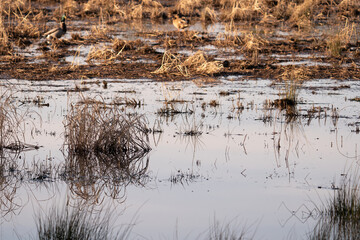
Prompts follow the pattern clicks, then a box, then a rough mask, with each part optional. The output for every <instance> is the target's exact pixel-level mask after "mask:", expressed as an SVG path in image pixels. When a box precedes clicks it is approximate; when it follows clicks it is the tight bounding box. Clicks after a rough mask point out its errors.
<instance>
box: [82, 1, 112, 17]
mask: <svg viewBox="0 0 360 240" xmlns="http://www.w3.org/2000/svg"><path fill="white" fill-rule="evenodd" d="M118 10H119V6H118V5H117V3H116V1H114V0H89V1H88V2H87V3H85V4H84V5H83V6H82V11H83V12H84V13H85V14H89V15H97V16H98V15H114V14H116V13H117V12H118Z"/></svg>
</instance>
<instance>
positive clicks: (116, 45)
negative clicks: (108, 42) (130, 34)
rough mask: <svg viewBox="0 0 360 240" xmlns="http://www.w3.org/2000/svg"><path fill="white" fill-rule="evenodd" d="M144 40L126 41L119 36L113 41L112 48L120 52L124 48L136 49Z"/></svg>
mask: <svg viewBox="0 0 360 240" xmlns="http://www.w3.org/2000/svg"><path fill="white" fill-rule="evenodd" d="M143 45H144V44H143V42H142V41H141V40H140V39H137V40H134V41H126V40H122V39H119V38H115V39H114V40H113V41H112V49H113V50H114V51H115V52H116V53H119V52H121V51H123V50H125V51H126V50H135V49H137V48H139V47H141V46H143Z"/></svg>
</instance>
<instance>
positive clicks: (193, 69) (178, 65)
mask: <svg viewBox="0 0 360 240" xmlns="http://www.w3.org/2000/svg"><path fill="white" fill-rule="evenodd" d="M222 68H223V66H222V64H221V62H219V61H207V59H206V56H205V55H204V53H203V52H202V51H198V52H196V53H195V54H194V55H192V56H190V57H188V58H187V59H185V60H184V61H182V60H181V58H179V57H177V56H176V55H174V54H172V53H170V52H168V51H166V52H165V53H164V56H163V60H162V64H161V67H160V68H159V69H157V70H156V71H155V72H154V73H156V74H175V75H178V74H180V75H183V76H191V75H192V74H193V73H196V74H203V75H212V74H215V73H218V72H219V71H220V70H221V69H222Z"/></svg>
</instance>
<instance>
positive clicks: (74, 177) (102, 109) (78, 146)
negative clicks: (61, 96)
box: [63, 99, 150, 200]
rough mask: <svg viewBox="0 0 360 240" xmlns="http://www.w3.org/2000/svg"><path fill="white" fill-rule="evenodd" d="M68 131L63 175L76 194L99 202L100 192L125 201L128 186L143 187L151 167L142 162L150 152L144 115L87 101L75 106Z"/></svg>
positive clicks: (90, 100)
mask: <svg viewBox="0 0 360 240" xmlns="http://www.w3.org/2000/svg"><path fill="white" fill-rule="evenodd" d="M65 129H66V146H67V149H68V156H67V159H66V167H65V170H64V174H63V176H64V177H65V179H66V181H70V182H71V183H73V184H71V189H72V191H73V192H74V193H76V194H77V195H79V196H81V197H82V198H86V199H89V198H91V199H93V200H96V199H97V198H98V196H99V195H100V192H104V191H110V193H109V194H111V196H112V197H113V198H122V196H123V195H124V187H125V186H126V185H127V184H129V183H138V184H141V182H142V180H143V175H144V174H145V172H146V170H147V166H148V161H147V162H146V163H144V162H143V161H142V159H143V158H144V157H145V155H146V154H147V152H148V151H150V147H149V145H148V143H147V134H148V128H147V125H146V122H145V119H144V118H143V117H142V116H134V115H132V116H129V115H126V114H125V113H123V112H122V110H121V108H120V107H119V106H118V105H116V104H114V105H107V104H105V103H104V102H102V101H96V100H95V99H84V100H83V101H82V102H81V103H78V104H75V105H72V106H71V109H70V112H69V114H68V115H67V119H66V124H65ZM103 176H106V179H103V178H102V177H103ZM99 182H103V184H99ZM90 183H92V184H90ZM103 185H105V186H106V188H104V186H103Z"/></svg>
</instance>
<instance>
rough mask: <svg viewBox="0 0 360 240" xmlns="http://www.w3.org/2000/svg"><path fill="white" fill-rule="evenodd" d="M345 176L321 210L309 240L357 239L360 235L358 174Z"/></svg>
mask: <svg viewBox="0 0 360 240" xmlns="http://www.w3.org/2000/svg"><path fill="white" fill-rule="evenodd" d="M357 171H358V170H355V172H354V173H350V175H349V174H345V175H344V179H343V180H342V181H341V183H340V186H339V187H335V186H334V187H333V188H334V195H333V197H332V198H330V200H329V201H328V202H327V204H325V206H324V207H323V208H322V209H321V212H322V215H321V217H320V219H319V221H318V223H317V224H316V226H315V228H314V230H313V231H312V232H311V233H310V234H309V239H311V240H317V239H344V240H345V239H358V238H359V233H360V230H359V229H360V194H359V192H360V188H359V180H360V178H359V174H358V172H357Z"/></svg>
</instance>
